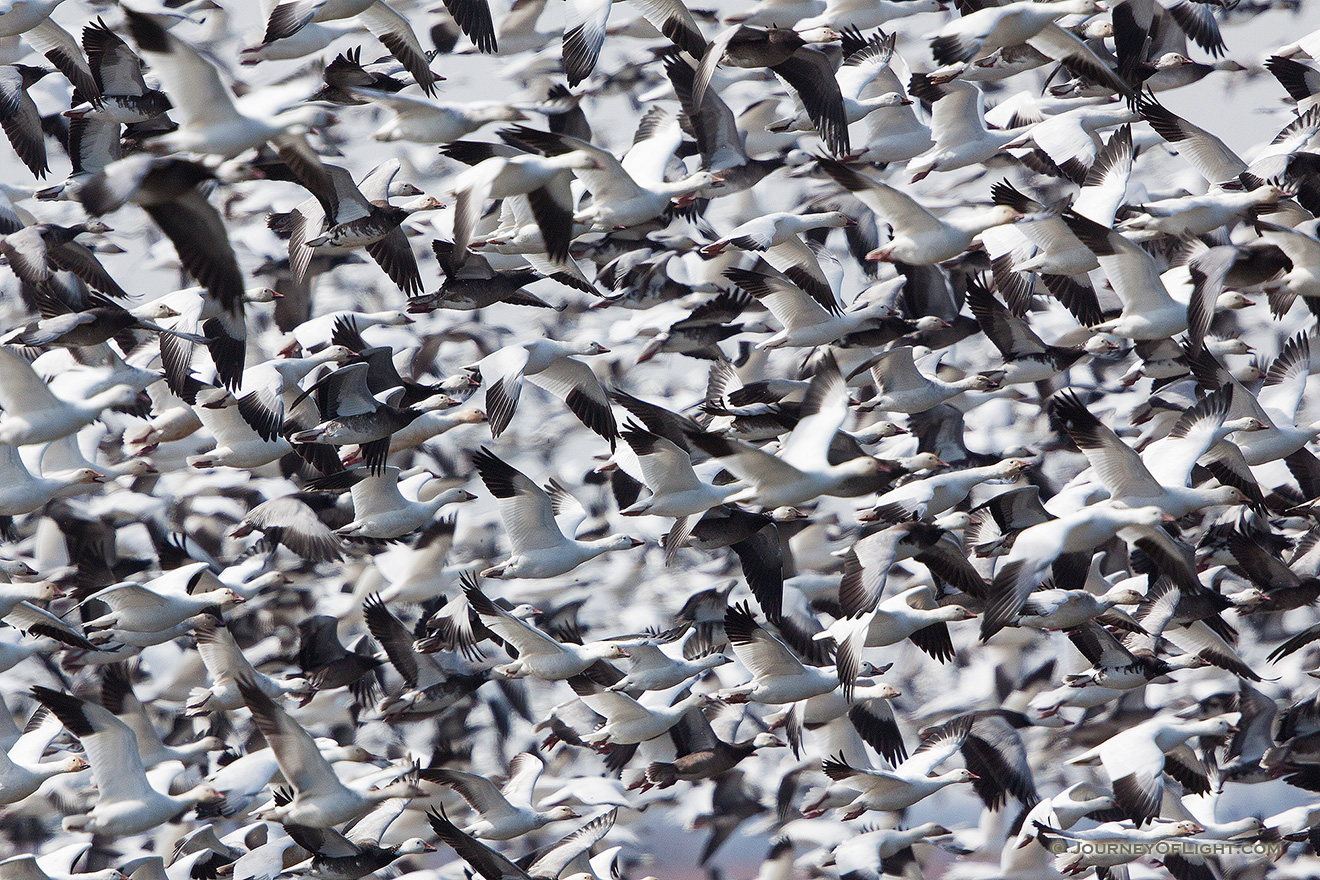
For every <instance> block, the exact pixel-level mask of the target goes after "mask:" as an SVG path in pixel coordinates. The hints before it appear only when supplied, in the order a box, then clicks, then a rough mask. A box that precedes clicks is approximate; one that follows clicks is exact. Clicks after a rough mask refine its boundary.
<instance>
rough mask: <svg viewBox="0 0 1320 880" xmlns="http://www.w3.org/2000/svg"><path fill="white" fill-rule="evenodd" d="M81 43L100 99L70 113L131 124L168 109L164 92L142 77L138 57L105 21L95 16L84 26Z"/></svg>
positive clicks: (150, 117) (140, 63) (71, 114)
mask: <svg viewBox="0 0 1320 880" xmlns="http://www.w3.org/2000/svg"><path fill="white" fill-rule="evenodd" d="M82 46H83V51H85V52H86V53H87V64H88V66H89V67H90V68H91V73H92V76H94V77H95V78H96V83H97V85H98V86H100V92H101V95H100V101H99V102H97V103H95V104H93V105H92V106H91V107H89V108H87V109H86V110H85V111H84V110H83V109H82V108H74V109H73V110H71V111H69V115H70V116H73V114H75V113H84V112H85V113H86V114H87V115H90V116H92V117H95V118H98V119H106V120H109V121H112V122H115V123H119V124H122V125H131V124H132V123H135V122H146V121H147V120H148V119H154V118H155V117H157V116H160V115H161V114H162V113H165V112H166V111H168V110H169V109H171V105H170V101H169V99H168V98H167V97H165V93H164V92H162V91H160V90H159V89H153V88H150V87H149V86H147V83H146V80H144V79H143V78H142V62H141V59H139V58H138V57H137V55H136V54H135V53H134V52H133V50H132V49H130V48H129V47H128V43H126V42H124V40H123V39H122V38H121V37H120V36H119V35H118V34H116V33H115V32H114V31H113V30H111V29H110V28H109V27H108V26H107V25H106V23H105V22H104V21H102V20H101V19H99V18H98V19H97V20H96V21H95V22H93V23H91V24H89V25H86V26H85V27H84V28H83V31H82ZM73 118H75V119H76V118H78V117H76V116H73ZM117 133H118V130H117V129H116V134H117Z"/></svg>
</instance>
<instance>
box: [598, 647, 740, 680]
mask: <svg viewBox="0 0 1320 880" xmlns="http://www.w3.org/2000/svg"><path fill="white" fill-rule="evenodd" d="M621 644H623V649H624V651H625V653H626V654H627V657H628V674H627V675H625V676H624V677H623V678H621V679H619V680H618V681H616V682H615V683H614V684H612V685H610V686H609V688H608V689H609V690H611V691H630V692H636V691H664V690H669V689H670V688H674V687H678V686H679V685H681V684H683V683H684V682H686V681H688V680H689V679H691V678H694V677H696V676H698V675H701V674H702V673H704V672H706V670H708V669H714V668H715V667H716V666H723V665H724V664H725V663H729V662H731V661H730V659H729V657H728V656H726V655H724V654H707V655H706V656H705V657H699V658H697V659H696V660H683V659H677V658H674V657H670V656H669V655H668V654H666V653H665V652H664V651H662V650H660V646H659V645H654V644H651V643H649V642H627V643H621Z"/></svg>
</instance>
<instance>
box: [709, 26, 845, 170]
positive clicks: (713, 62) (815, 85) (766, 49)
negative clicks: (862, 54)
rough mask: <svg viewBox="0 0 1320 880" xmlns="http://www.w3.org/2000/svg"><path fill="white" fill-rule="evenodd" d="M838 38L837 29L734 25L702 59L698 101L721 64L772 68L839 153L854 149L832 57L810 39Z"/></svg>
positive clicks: (716, 40)
mask: <svg viewBox="0 0 1320 880" xmlns="http://www.w3.org/2000/svg"><path fill="white" fill-rule="evenodd" d="M836 39H838V34H837V33H835V31H834V30H833V29H831V28H827V27H818V28H813V29H811V30H808V31H799V30H796V29H790V28H783V27H771V28H758V27H751V26H749V25H734V26H733V27H730V28H727V29H726V30H724V31H723V32H721V33H720V34H719V35H718V36H717V37H715V39H714V40H712V41H711V42H710V45H709V46H708V47H705V53H704V54H703V55H702V56H701V64H700V65H699V66H698V67H697V72H696V76H695V77H694V78H693V87H692V98H693V103H694V104H695V105H696V106H698V107H700V106H701V104H702V102H703V101H704V100H705V96H706V91H707V88H708V87H709V85H710V81H711V77H713V76H714V75H715V69H716V68H717V67H718V66H719V65H720V64H730V65H733V66H735V67H743V68H753V69H755V68H760V67H764V68H768V69H769V70H771V71H772V72H774V73H775V74H776V75H777V76H779V77H780V78H782V79H783V80H784V81H785V82H786V83H788V84H789V86H791V87H792V89H793V91H794V92H796V93H797V96H798V98H799V99H800V100H801V101H802V105H803V106H804V107H805V108H806V112H807V115H808V116H810V117H811V119H812V122H813V123H814V125H815V128H816V131H818V132H820V136H821V139H822V140H823V141H825V143H826V145H828V147H829V149H830V152H832V153H834V154H835V155H836V156H844V155H847V154H848V153H849V151H850V150H851V147H850V146H849V142H848V121H847V117H846V115H845V111H844V103H843V95H842V94H841V92H840V91H839V83H838V80H836V79H835V78H834V68H833V65H831V64H830V61H829V59H828V57H827V56H826V55H825V54H824V53H823V52H821V51H820V50H819V49H816V48H814V47H812V46H809V45H808V43H809V42H830V41H833V40H836Z"/></svg>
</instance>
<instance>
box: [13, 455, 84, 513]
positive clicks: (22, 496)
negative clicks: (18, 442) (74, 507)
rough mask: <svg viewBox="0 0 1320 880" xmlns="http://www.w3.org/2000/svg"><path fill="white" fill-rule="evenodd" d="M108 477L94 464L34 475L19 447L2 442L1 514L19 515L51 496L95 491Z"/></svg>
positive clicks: (39, 507) (38, 508)
mask: <svg viewBox="0 0 1320 880" xmlns="http://www.w3.org/2000/svg"><path fill="white" fill-rule="evenodd" d="M103 482H105V477H104V475H102V474H101V473H100V472H98V471H94V470H92V469H91V468H87V467H81V468H76V469H73V470H54V469H52V471H51V473H50V474H48V475H46V476H40V477H34V476H33V475H32V473H31V472H30V471H29V470H28V469H27V468H26V467H25V466H24V465H23V459H22V457H21V456H20V455H19V453H18V447H16V446H13V445H11V444H9V443H0V516H20V515H22V514H25V513H32V512H33V511H36V510H40V509H41V508H42V507H44V506H45V505H46V502H48V501H50V500H51V499H52V498H68V497H71V496H73V495H79V494H82V493H84V492H90V491H92V487H93V486H95V485H97V484H99V483H103Z"/></svg>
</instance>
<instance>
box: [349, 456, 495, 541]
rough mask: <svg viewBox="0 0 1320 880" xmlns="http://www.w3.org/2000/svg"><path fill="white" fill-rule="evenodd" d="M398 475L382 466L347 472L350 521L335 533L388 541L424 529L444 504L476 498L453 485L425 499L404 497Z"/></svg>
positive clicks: (397, 472)
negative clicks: (377, 469)
mask: <svg viewBox="0 0 1320 880" xmlns="http://www.w3.org/2000/svg"><path fill="white" fill-rule="evenodd" d="M399 474H400V471H399V469H398V468H396V467H386V468H385V469H384V470H383V471H382V472H381V473H379V474H374V473H371V472H370V471H369V470H365V469H361V470H360V469H354V470H352V471H349V472H348V473H347V475H346V478H347V479H352V480H355V482H354V483H353V488H352V489H351V490H350V491H351V493H352V497H353V521H352V522H350V523H348V524H347V525H344V526H340V527H339V528H338V529H336V530H335V534H337V535H340V536H341V537H345V538H351V539H364V538H365V539H374V540H381V541H387V540H392V539H394V538H399V537H402V536H404V535H409V534H412V533H413V532H416V531H418V530H420V529H422V528H425V527H426V525H427V524H428V523H430V522H431V521H432V520H433V519H434V518H435V515H436V514H437V513H438V512H439V511H440V508H442V507H444V506H445V505H446V504H453V503H455V502H461V501H470V500H471V499H473V498H475V497H476V496H475V495H473V494H471V493H470V492H466V491H464V490H463V489H460V488H457V487H454V488H450V489H445V490H443V491H441V492H438V493H436V494H435V495H434V496H432V497H429V498H428V499H427V500H426V501H423V500H421V499H420V498H417V499H412V498H406V497H404V495H403V493H402V492H401V491H400V490H399Z"/></svg>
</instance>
